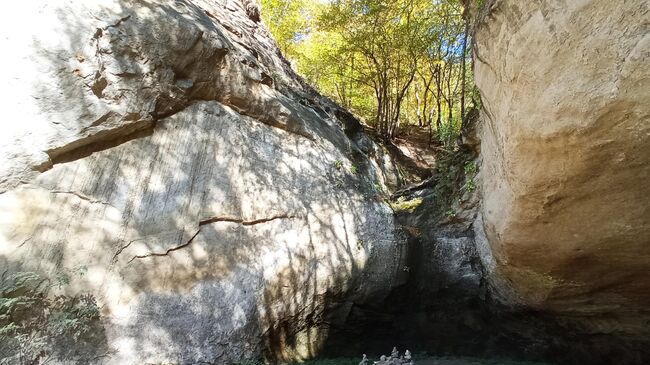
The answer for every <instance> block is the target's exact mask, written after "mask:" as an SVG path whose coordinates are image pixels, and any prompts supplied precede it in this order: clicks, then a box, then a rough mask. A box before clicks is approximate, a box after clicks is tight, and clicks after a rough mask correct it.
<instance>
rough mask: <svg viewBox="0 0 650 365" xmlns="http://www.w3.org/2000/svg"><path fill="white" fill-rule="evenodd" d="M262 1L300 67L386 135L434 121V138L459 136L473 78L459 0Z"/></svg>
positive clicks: (285, 47)
mask: <svg viewBox="0 0 650 365" xmlns="http://www.w3.org/2000/svg"><path fill="white" fill-rule="evenodd" d="M263 4H264V8H263V18H264V19H265V21H266V22H267V25H268V26H269V28H270V29H271V31H272V32H273V34H274V36H275V37H276V38H277V39H278V43H279V44H280V45H281V49H282V50H283V52H285V55H287V56H288V57H290V58H291V59H292V60H293V61H294V65H295V67H296V68H297V71H298V72H299V73H301V74H302V75H304V76H305V78H306V79H307V80H308V81H310V82H311V83H312V84H314V85H315V86H316V87H317V88H318V89H319V90H320V91H321V92H323V93H325V94H327V95H329V96H330V97H332V98H334V99H335V100H336V101H338V102H339V103H340V104H341V105H343V106H345V107H346V108H349V109H351V110H352V111H353V112H355V113H356V114H357V115H359V116H360V117H361V118H362V119H364V120H365V121H366V123H368V124H370V125H372V126H374V127H375V129H376V130H377V132H378V133H379V134H380V135H381V136H383V137H385V138H387V139H392V138H394V137H396V136H397V135H399V134H400V132H401V129H402V128H403V127H404V126H405V125H407V124H410V122H413V124H414V125H417V126H418V127H419V128H428V129H429V135H430V140H435V141H437V142H438V143H442V144H449V143H451V142H452V141H454V140H455V138H454V136H455V135H456V134H457V133H459V130H460V126H461V124H462V119H463V117H464V115H465V113H466V90H467V89H468V86H467V85H471V83H472V80H471V75H468V72H467V66H466V62H467V57H468V50H467V48H468V44H469V41H468V37H469V25H468V23H467V22H466V21H464V19H463V16H462V15H463V11H464V9H463V6H462V5H461V4H460V2H459V1H458V0H441V1H431V0H391V1H387V0H333V1H329V2H322V1H318V0H298V1H290V0H263ZM264 13H268V14H266V15H264ZM434 130H435V133H434Z"/></svg>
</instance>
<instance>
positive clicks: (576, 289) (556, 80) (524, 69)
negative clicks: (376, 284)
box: [475, 0, 650, 338]
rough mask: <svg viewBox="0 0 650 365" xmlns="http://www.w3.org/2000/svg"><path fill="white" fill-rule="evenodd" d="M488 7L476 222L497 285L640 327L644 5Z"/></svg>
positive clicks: (644, 286) (646, 137) (646, 202)
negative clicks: (479, 203) (479, 204)
mask: <svg viewBox="0 0 650 365" xmlns="http://www.w3.org/2000/svg"><path fill="white" fill-rule="evenodd" d="M490 3H491V4H490V5H489V6H491V9H490V11H489V15H487V16H486V17H485V18H484V19H483V20H482V22H481V23H480V24H479V25H478V27H477V29H476V35H475V42H476V53H475V61H476V65H475V72H476V82H477V84H478V87H479V88H480V91H481V95H482V100H483V105H484V110H483V112H484V113H483V116H482V119H483V123H484V124H483V127H482V132H481V137H482V145H481V154H482V159H483V166H482V175H483V183H482V191H483V196H484V201H483V205H482V223H481V220H480V219H479V221H478V222H477V225H476V226H477V227H478V229H477V231H482V229H483V228H484V229H485V237H486V239H485V240H481V239H480V238H481V237H483V234H482V233H480V234H478V235H477V239H478V240H479V241H480V242H482V243H483V245H482V246H481V245H479V246H480V247H479V252H481V254H482V257H483V261H484V266H485V267H486V269H487V270H488V272H489V273H490V275H491V277H492V282H491V283H492V286H493V289H495V292H496V293H497V294H498V296H499V298H500V299H501V301H503V302H505V303H511V304H523V305H526V306H530V307H532V308H536V309H539V310H544V311H551V312H555V313H559V314H561V315H567V316H569V317H573V318H576V317H581V316H582V317H584V318H592V320H593V321H592V324H595V327H597V328H598V331H600V332H601V333H608V332H611V331H614V330H621V331H624V332H633V333H645V335H646V336H647V335H648V333H647V331H648V327H647V323H646V324H645V325H644V324H643V323H644V321H643V319H640V318H639V317H638V316H640V315H644V314H645V315H647V314H648V313H647V310H648V308H649V307H650V280H648V272H649V271H650V185H649V184H648V178H650V107H649V105H650V104H649V101H650V88H649V87H648V86H649V85H650V67H648V64H649V62H650V26H649V24H650V4H649V3H648V2H647V1H644V0H636V1H625V2H612V1H605V0H592V1H550V0H548V1H546V0H543V1H535V2H527V1H514V0H504V1H492V2H490ZM480 242H479V243H480ZM488 244H489V246H487V245H488ZM635 318H636V319H635ZM646 338H647V337H646Z"/></svg>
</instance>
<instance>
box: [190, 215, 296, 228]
mask: <svg viewBox="0 0 650 365" xmlns="http://www.w3.org/2000/svg"><path fill="white" fill-rule="evenodd" d="M293 218H296V216H293V215H288V214H280V215H274V216H271V217H268V218H260V219H253V220H244V219H242V218H235V217H227V216H226V217H210V218H207V219H204V220H202V221H200V222H199V226H204V225H206V224H211V223H217V222H231V223H239V224H241V225H243V226H252V225H255V224H261V223H267V222H271V221H274V220H276V219H293Z"/></svg>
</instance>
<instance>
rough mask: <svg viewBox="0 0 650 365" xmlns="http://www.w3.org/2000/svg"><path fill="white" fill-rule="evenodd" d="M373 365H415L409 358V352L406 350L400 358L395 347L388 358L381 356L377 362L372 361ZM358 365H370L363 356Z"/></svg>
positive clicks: (410, 357)
mask: <svg viewBox="0 0 650 365" xmlns="http://www.w3.org/2000/svg"><path fill="white" fill-rule="evenodd" d="M372 364H373V365H415V363H414V362H413V358H412V356H411V351H409V350H406V351H405V352H404V355H402V356H400V354H399V351H397V347H393V351H391V352H390V356H386V355H381V357H380V358H379V361H373V362H372ZM359 365H370V360H368V356H366V354H363V359H362V360H361V362H360V363H359Z"/></svg>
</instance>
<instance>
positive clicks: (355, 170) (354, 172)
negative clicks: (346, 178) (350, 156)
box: [350, 165, 359, 175]
mask: <svg viewBox="0 0 650 365" xmlns="http://www.w3.org/2000/svg"><path fill="white" fill-rule="evenodd" d="M350 173H351V174H352V175H356V174H358V173H359V168H358V167H357V166H355V165H352V166H350Z"/></svg>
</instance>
